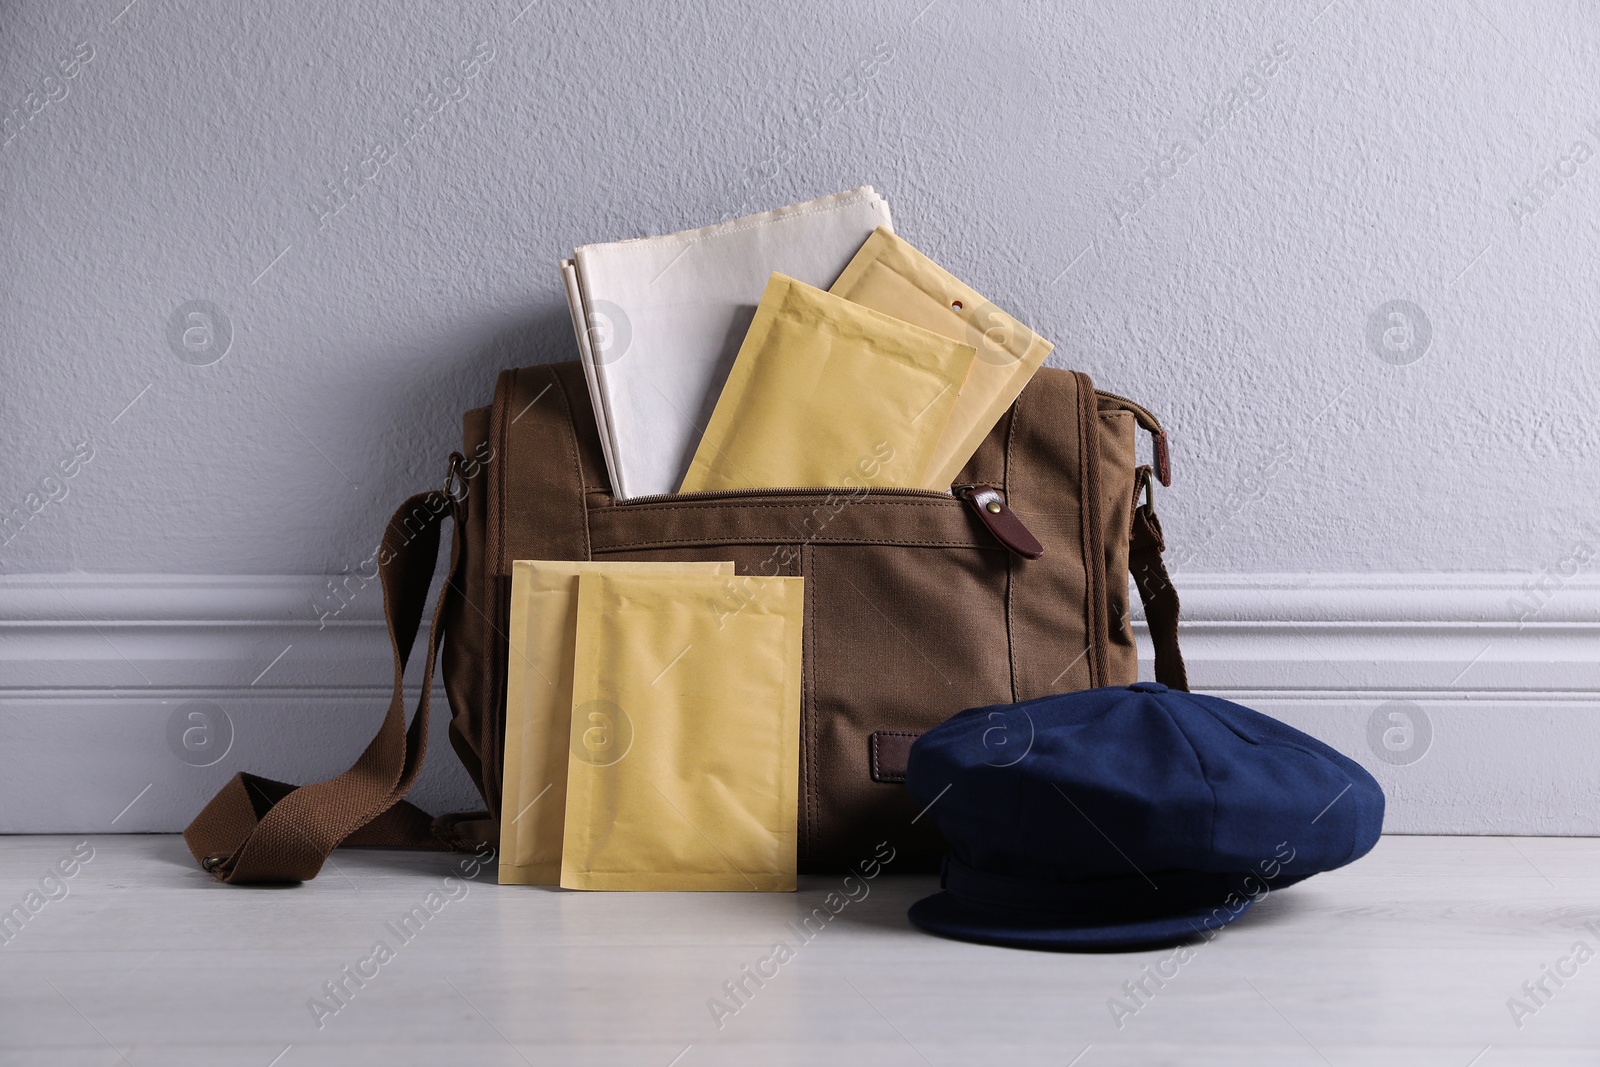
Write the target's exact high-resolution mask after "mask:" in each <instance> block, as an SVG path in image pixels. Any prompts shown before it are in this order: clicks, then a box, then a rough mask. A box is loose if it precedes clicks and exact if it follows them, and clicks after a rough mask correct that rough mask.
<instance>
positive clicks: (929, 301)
mask: <svg viewBox="0 0 1600 1067" xmlns="http://www.w3.org/2000/svg"><path fill="white" fill-rule="evenodd" d="M828 291H829V292H830V293H833V294H834V295H835V296H842V297H845V298H846V299H848V300H851V301H853V302H854V303H857V304H861V305H863V306H865V307H869V308H872V309H873V310H874V311H881V312H883V313H884V314H886V315H893V316H894V317H895V318H897V319H903V320H905V321H906V322H909V323H914V324H915V325H917V326H921V327H922V328H923V329H926V330H932V331H933V332H934V333H937V334H940V335H942V336H944V337H949V338H953V339H955V340H957V341H964V342H966V343H967V344H969V345H972V346H973V347H974V348H975V349H977V353H978V358H977V359H976V360H974V361H973V364H972V373H971V374H970V375H968V376H967V380H966V384H965V385H964V386H963V387H962V389H961V395H960V397H959V398H958V399H957V400H956V402H955V406H954V408H953V409H952V410H951V412H950V418H949V419H948V421H947V422H946V423H945V426H944V430H943V433H942V434H941V436H940V438H939V441H938V442H937V443H936V444H935V446H934V450H933V458H932V460H931V462H930V464H929V466H928V467H927V469H926V470H924V471H919V472H918V474H919V475H920V476H921V484H922V486H923V487H924V488H927V489H948V488H949V487H950V484H951V483H952V482H953V481H955V477H956V475H957V474H959V473H961V468H962V467H964V466H966V463H967V460H968V459H970V458H972V453H974V452H976V451H977V449H978V446H979V445H980V444H982V443H983V439H984V438H985V437H986V436H988V434H989V431H990V430H992V429H993V428H994V424H995V423H996V422H998V421H1000V416H1002V415H1004V414H1005V413H1006V409H1007V408H1009V407H1010V406H1011V404H1012V402H1013V401H1015V400H1016V399H1017V394H1019V393H1021V392H1022V387H1023V386H1025V385H1027V384H1028V380H1029V379H1030V378H1032V377H1033V373H1034V371H1036V370H1038V369H1039V367H1040V365H1041V364H1043V363H1044V360H1045V357H1046V356H1048V355H1049V354H1050V350H1051V349H1052V348H1053V347H1054V346H1053V345H1052V344H1051V343H1050V342H1049V341H1046V340H1045V339H1044V338H1042V337H1040V336H1039V335H1038V334H1036V333H1034V332H1033V331H1032V330H1030V329H1028V328H1027V327H1026V326H1024V325H1023V324H1022V323H1020V322H1018V321H1017V320H1016V319H1014V318H1012V317H1011V316H1010V315H1008V314H1006V313H1005V312H1004V311H1001V310H1000V309H999V308H997V307H995V306H994V305H993V304H991V303H990V302H989V301H987V300H985V299H984V298H983V297H982V296H981V295H980V294H979V293H978V292H977V291H975V290H974V289H973V288H972V287H971V286H969V285H967V284H966V283H965V282H963V281H961V279H959V278H957V277H956V276H955V275H953V274H951V273H950V272H949V271H947V270H945V269H944V268H943V267H941V266H939V264H937V263H935V262H934V261H933V260H931V259H929V258H928V257H927V256H925V255H923V254H922V253H921V252H919V251H917V250H916V249H915V248H913V247H912V246H911V245H910V244H909V243H907V242H906V241H905V240H903V239H902V238H900V237H897V236H896V235H895V234H894V233H892V232H890V231H889V230H887V229H885V228H883V227H879V228H878V229H877V230H876V231H874V232H873V234H872V236H871V237H869V238H867V242H866V244H864V245H862V246H861V250H860V251H859V252H857V253H856V255H855V258H854V259H852V260H851V261H850V265H849V266H848V267H846V268H845V269H844V273H843V274H841V275H839V280H838V281H836V282H834V283H833V285H832V286H831V287H830V288H829V290H828Z"/></svg>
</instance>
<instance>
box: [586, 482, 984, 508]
mask: <svg viewBox="0 0 1600 1067" xmlns="http://www.w3.org/2000/svg"><path fill="white" fill-rule="evenodd" d="M853 492H855V490H854V489H852V488H851V487H850V486H848V485H799V486H787V487H784V488H778V489H710V490H702V491H700V492H694V493H654V494H652V495H650V496H636V497H633V498H631V499H629V500H618V501H617V502H616V506H618V507H628V506H631V505H633V504H665V503H675V502H677V501H680V500H737V499H742V498H744V497H751V496H806V495H814V494H817V493H853ZM873 496H925V497H942V498H944V499H946V500H950V499H952V496H951V494H950V493H947V492H944V491H943V490H940V489H903V488H900V487H899V486H886V487H884V488H882V489H872V488H868V489H867V491H866V492H865V493H864V494H863V497H864V498H865V497H873Z"/></svg>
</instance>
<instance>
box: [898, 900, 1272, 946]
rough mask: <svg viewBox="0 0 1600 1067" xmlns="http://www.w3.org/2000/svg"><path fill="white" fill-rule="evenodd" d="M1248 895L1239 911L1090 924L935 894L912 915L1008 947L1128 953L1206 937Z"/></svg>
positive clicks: (943, 932)
mask: <svg viewBox="0 0 1600 1067" xmlns="http://www.w3.org/2000/svg"><path fill="white" fill-rule="evenodd" d="M1251 903H1252V901H1251V900H1250V898H1248V897H1244V898H1242V905H1243V906H1242V907H1239V910H1238V911H1233V910H1230V909H1229V907H1228V906H1227V905H1225V904H1212V905H1207V906H1205V907H1200V908H1195V909H1193V910H1191V911H1183V912H1176V913H1174V914H1171V915H1160V916H1154V917H1146V918H1140V919H1109V920H1108V921H1106V922H1104V923H1094V924H1084V923H1082V922H1076V921H1071V922H1069V921H1068V920H1065V919H1062V918H1060V917H1056V916H1048V915H1039V914H1038V913H1031V912H1022V911H1011V910H1008V909H999V908H985V907H980V906H978V905H974V904H968V903H967V902H965V901H963V900H960V899H958V898H956V897H953V896H951V895H950V894H949V893H935V894H934V895H933V896H931V897H924V898H923V899H921V900H919V901H917V902H916V903H915V904H913V905H911V907H910V909H909V910H908V911H907V912H906V917H907V918H909V919H910V920H911V921H912V922H913V923H914V924H916V925H917V926H919V927H921V928H922V929H924V930H926V931H928V932H929V933H930V934H938V935H939V936H941V937H953V938H955V939H956V940H958V941H976V942H978V943H979V944H985V945H1004V946H1006V947H1008V948H1034V949H1044V950H1047V951H1052V952H1123V951H1132V950H1134V949H1148V948H1161V947H1164V946H1168V945H1178V944H1182V943H1184V942H1186V941H1193V940H1195V939H1197V938H1202V937H1206V936H1208V935H1210V934H1212V933H1214V932H1215V931H1217V930H1220V929H1222V928H1223V927H1224V926H1226V925H1228V924H1229V923H1231V922H1233V921H1234V920H1236V919H1237V918H1239V916H1241V915H1243V914H1244V913H1245V912H1247V911H1249V910H1250V905H1251Z"/></svg>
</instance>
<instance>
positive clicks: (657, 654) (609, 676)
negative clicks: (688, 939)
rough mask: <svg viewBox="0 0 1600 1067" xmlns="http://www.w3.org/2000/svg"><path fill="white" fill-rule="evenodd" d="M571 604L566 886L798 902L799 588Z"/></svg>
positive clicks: (678, 589) (618, 591)
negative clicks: (574, 615) (781, 895)
mask: <svg viewBox="0 0 1600 1067" xmlns="http://www.w3.org/2000/svg"><path fill="white" fill-rule="evenodd" d="M578 589H579V591H578V638H577V648H576V658H575V664H574V676H573V693H572V741H571V744H570V746H569V753H568V768H567V805H566V826H565V830H564V833H563V838H562V849H563V851H562V865H561V884H562V885H563V886H564V887H566V888H568V889H610V890H646V891H667V890H696V891H705V890H719V891H744V892H752V891H756V892H787V891H791V890H793V889H794V887H795V869H796V862H797V856H796V843H797V840H798V834H797V828H796V814H797V807H798V802H799V789H800V677H801V675H800V669H801V662H800V657H801V629H802V626H803V623H804V618H805V614H804V595H805V593H804V590H805V580H804V579H803V578H778V577H758V576H749V575H746V576H740V577H736V578H725V577H714V576H709V575H698V574H695V575H688V574H684V575H637V574H614V573H588V574H584V575H583V576H582V577H580V578H579V579H578Z"/></svg>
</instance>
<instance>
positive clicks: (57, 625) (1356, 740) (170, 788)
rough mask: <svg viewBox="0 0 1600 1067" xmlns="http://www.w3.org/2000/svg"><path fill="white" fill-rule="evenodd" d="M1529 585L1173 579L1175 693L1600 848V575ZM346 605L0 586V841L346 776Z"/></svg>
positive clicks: (1492, 818)
mask: <svg viewBox="0 0 1600 1067" xmlns="http://www.w3.org/2000/svg"><path fill="white" fill-rule="evenodd" d="M1529 583H1530V578H1529V577H1528V576H1526V575H1481V574H1388V575H1281V574H1274V575H1253V576H1223V575H1179V576H1178V577H1177V578H1176V584H1177V586H1178V589H1179V591H1180V593H1181V596H1182V601H1183V617H1184V623H1183V645H1184V652H1185V656H1186V658H1187V660H1188V664H1189V676H1190V680H1191V683H1192V685H1193V687H1194V688H1195V689H1197V690H1203V691H1206V692H1211V693H1215V694H1217V695H1219V696H1224V697H1227V698H1229V699H1232V700H1238V701H1240V702H1241V703H1244V704H1248V705H1250V706H1251V707H1254V708H1257V709H1258V710H1260V711H1263V712H1266V713H1268V714H1271V715H1275V716H1277V717H1279V718H1281V719H1283V720H1284V721H1286V722H1289V723H1291V724H1292V725H1294V726H1297V727H1299V728H1300V729H1303V730H1305V731H1307V732H1308V733H1311V734H1313V735H1315V736H1317V737H1320V738H1321V739H1322V740H1324V741H1326V742H1327V743H1329V744H1331V745H1333V746H1334V747H1335V748H1338V749H1339V750H1341V751H1343V752H1346V753H1348V754H1349V755H1350V756H1352V757H1354V758H1355V759H1357V760H1359V761H1360V762H1361V763H1362V764H1363V765H1365V766H1366V767H1368V768H1369V769H1370V770H1372V771H1373V773H1374V774H1375V775H1376V776H1377V778H1378V780H1379V781H1380V782H1382V783H1383V786H1384V788H1385V790H1386V791H1387V793H1388V796H1389V809H1388V817H1387V819H1386V824H1385V826H1386V829H1387V830H1389V831H1390V832H1397V833H1469V834H1498V833H1505V834H1600V581H1597V580H1595V579H1594V578H1593V577H1591V576H1587V575H1585V576H1579V577H1577V578H1573V579H1567V580H1565V581H1564V582H1552V581H1551V580H1550V579H1549V578H1546V579H1545V581H1544V583H1543V586H1542V587H1541V588H1538V589H1533V588H1530V585H1529ZM352 584H353V583H352ZM346 596H347V597H349V598H350V599H349V603H348V606H346V607H344V608H343V609H342V610H340V611H339V612H338V613H337V614H336V615H333V616H330V617H327V618H324V619H322V620H321V621H319V618H318V609H317V607H315V606H314V605H316V604H318V603H319V602H320V604H321V605H322V610H323V611H326V610H327V609H328V608H329V607H331V606H336V605H337V604H338V603H339V601H338V599H336V598H335V597H334V596H333V595H332V594H331V593H330V592H329V586H328V579H326V578H323V577H303V576H260V577H212V576H207V577H194V578H173V577H170V576H103V575H50V576H14V577H5V578H0V751H5V752H7V753H9V754H10V756H9V760H8V769H7V773H6V774H5V775H4V776H3V777H0V832H7V833H28V832H58V833H68V832H72V833H87V832H105V831H108V830H109V831H170V830H177V829H181V828H182V827H183V825H184V824H185V823H186V822H187V821H188V820H189V818H190V817H191V816H192V815H193V814H194V812H195V811H196V810H197V809H198V808H199V806H200V805H201V804H202V803H203V802H204V800H205V798H206V797H208V796H209V795H210V793H211V792H212V791H213V790H214V789H215V788H216V787H217V786H218V785H220V784H221V783H222V782H223V781H225V780H226V779H227V778H228V777H229V776H230V775H231V774H232V773H233V772H234V771H236V770H240V769H249V770H253V771H256V772H258V773H262V774H266V775H268V776H272V777H281V778H284V779H286V780H291V781H309V780H313V779H315V778H318V777H324V776H326V775H327V774H330V773H333V772H335V771H337V770H339V769H342V768H343V767H344V766H345V765H347V764H348V763H349V762H350V760H351V759H353V758H354V756H355V755H356V754H357V753H359V751H360V750H361V747H362V746H363V745H364V744H365V743H366V741H367V739H368V738H369V737H370V735H371V731H372V730H373V728H374V727H375V726H376V723H377V721H378V719H379V718H380V717H381V715H382V713H383V708H384V706H385V704H386V702H387V699H388V684H389V677H390V670H391V668H390V665H389V661H388V644H387V639H386V637H385V634H384V628H383V623H382V614H381V610H380V609H381V605H380V602H379V593H378V590H377V587H376V586H375V585H368V586H367V587H366V588H365V589H360V590H357V591H356V592H354V594H353V595H352V594H349V593H347V594H346ZM1135 602H1137V598H1135ZM1143 674H1144V676H1145V677H1150V676H1151V675H1152V671H1151V667H1150V664H1149V662H1148V660H1146V661H1145V663H1144V666H1143ZM412 680H413V684H415V681H416V679H415V678H414V677H413V679H412ZM413 700H414V696H413ZM436 700H440V701H441V702H440V703H438V704H436V707H438V709H439V710H438V712H436V716H435V721H434V730H433V732H432V739H431V741H430V746H431V747H432V748H433V749H434V752H435V755H437V756H442V757H443V758H436V759H431V760H429V761H428V767H427V770H426V771H425V772H424V780H423V782H422V783H421V784H420V786H419V791H418V794H417V799H418V801H419V802H420V803H421V804H422V805H423V806H424V807H427V808H429V809H430V810H446V809H452V810H454V809H462V808H468V807H471V806H473V805H474V800H475V793H474V792H473V789H472V787H471V785H470V783H469V782H468V781H467V778H466V775H465V773H464V772H462V771H461V769H460V768H459V766H458V765H457V764H456V762H455V760H454V758H453V756H451V755H450V754H449V753H448V752H447V751H446V750H447V749H448V742H447V740H446V736H445V732H444V720H445V717H446V713H445V711H444V706H443V704H442V695H436ZM191 702H198V703H194V705H193V707H194V708H199V709H200V711H201V712H202V714H205V713H208V712H207V708H208V707H215V708H220V709H222V711H223V712H224V713H225V714H226V716H227V718H228V720H229V722H230V723H231V725H232V731H233V739H232V745H231V747H230V749H229V750H228V752H227V753H226V755H224V756H222V758H221V759H220V760H218V762H216V763H214V764H212V765H210V766H205V767H200V766H195V765H194V764H196V763H198V762H203V761H204V760H205V759H208V758H209V757H207V756H203V755H196V753H195V752H194V751H190V750H186V749H183V748H182V742H181V741H179V742H172V741H169V723H170V721H171V719H172V717H173V716H174V713H175V711H177V709H179V708H180V707H189V706H190V704H191ZM191 710H193V709H192V708H191ZM182 714H185V715H186V714H187V712H184V713H182ZM1375 715H1376V716H1377V719H1378V723H1377V726H1373V725H1372V724H1373V720H1374V716H1375ZM1391 716H1399V718H1393V717H1391ZM195 722H196V723H197V724H199V725H200V727H201V730H200V733H199V734H197V735H196V736H201V737H203V736H204V734H203V730H204V720H203V719H202V720H195ZM181 725H182V724H181V723H180V726H181ZM1408 728H1409V730H1410V733H1409V735H1408V734H1407V730H1408ZM1386 734H1387V739H1388V740H1387V743H1386V742H1385V735H1386ZM1424 734H1427V735H1428V737H1427V740H1426V742H1424V741H1423V740H1422V738H1423V736H1424ZM179 736H180V737H181V731H180V734H179ZM1408 736H1409V747H1408V745H1407V740H1408ZM175 746H176V747H175ZM180 750H182V752H183V756H186V757H187V762H185V759H184V758H181V757H180V754H179V753H180ZM200 751H201V752H203V751H204V749H203V746H202V747H201V749H200ZM1419 753H1420V757H1419ZM147 786H148V787H149V788H148V789H146V787H147ZM136 797H137V798H138V799H137V800H136V801H135V798H136ZM130 802H133V803H132V806H131V807H127V805H129V803H130ZM124 809H126V810H124Z"/></svg>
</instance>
